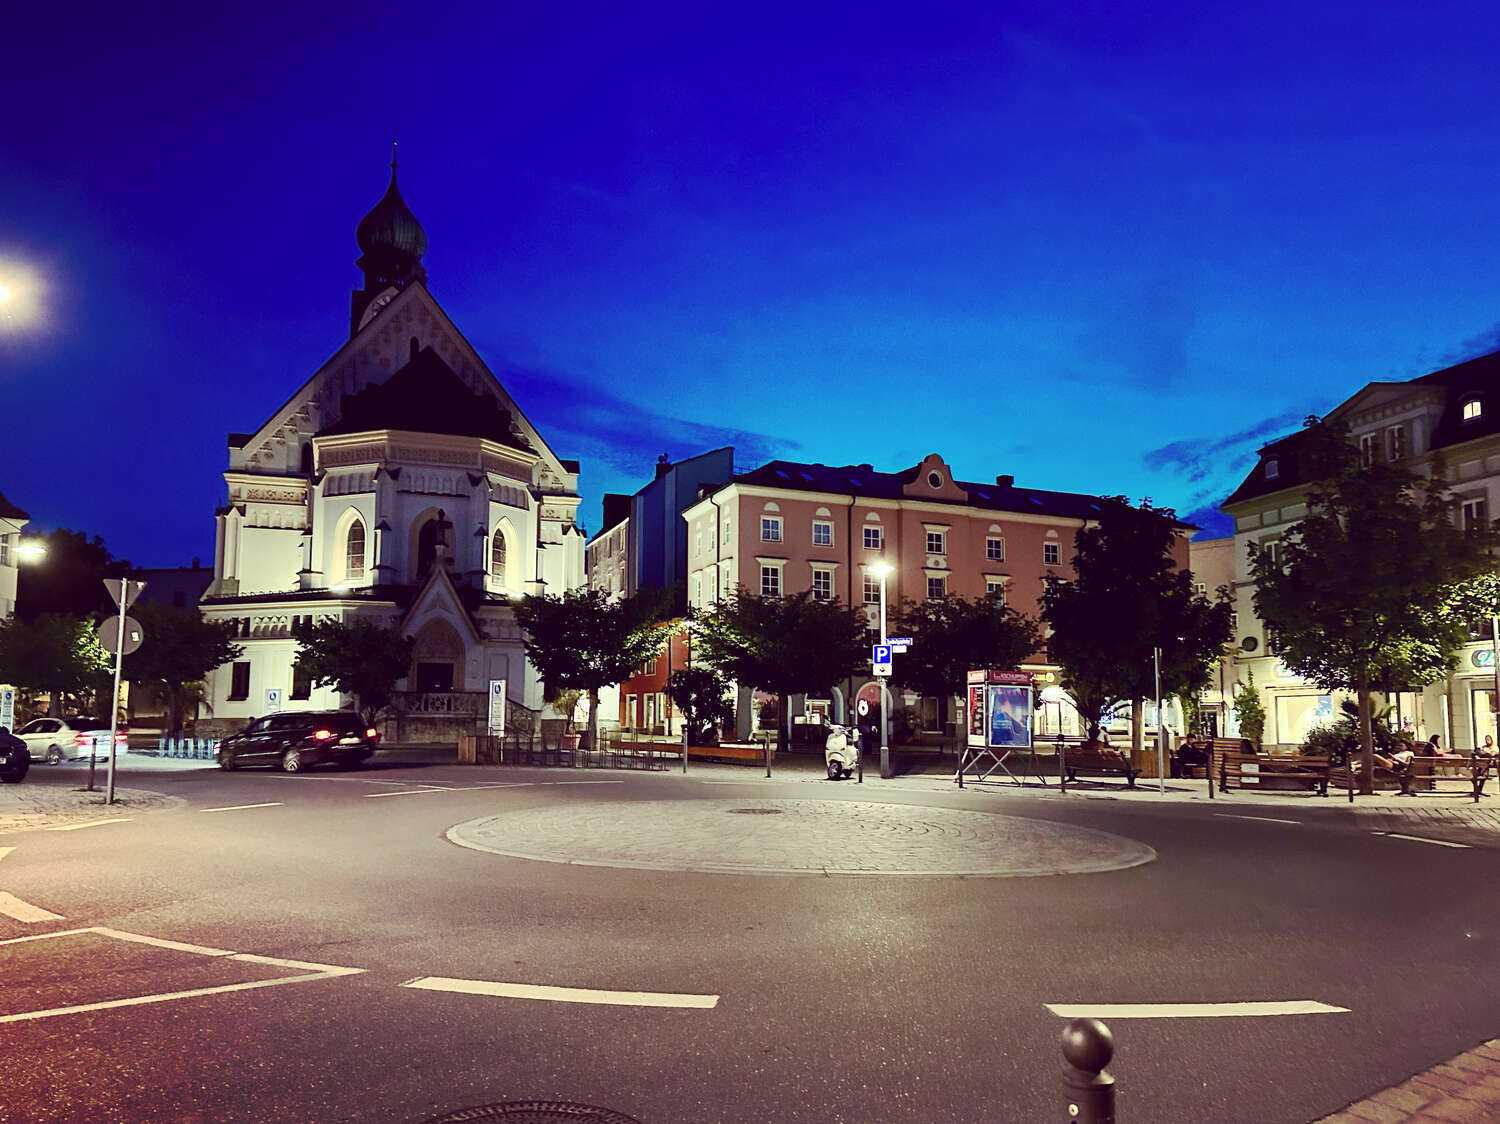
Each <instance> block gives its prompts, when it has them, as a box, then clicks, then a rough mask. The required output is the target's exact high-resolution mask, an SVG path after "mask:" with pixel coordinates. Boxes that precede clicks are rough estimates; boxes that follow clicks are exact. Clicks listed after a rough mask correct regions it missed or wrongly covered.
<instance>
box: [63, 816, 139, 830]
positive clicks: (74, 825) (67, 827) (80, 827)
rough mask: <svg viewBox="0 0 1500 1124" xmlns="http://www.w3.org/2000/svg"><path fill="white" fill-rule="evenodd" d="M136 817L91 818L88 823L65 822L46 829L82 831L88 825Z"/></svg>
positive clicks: (94, 825) (101, 825)
mask: <svg viewBox="0 0 1500 1124" xmlns="http://www.w3.org/2000/svg"><path fill="white" fill-rule="evenodd" d="M134 818H135V817H133V816H117V817H116V818H114V819H112V820H89V821H88V822H86V823H70V824H64V825H63V826H62V827H49V828H47V829H46V830H47V831H82V830H83V829H84V828H86V827H104V826H105V825H107V824H112V823H129V822H130V821H131V820H132V819H134Z"/></svg>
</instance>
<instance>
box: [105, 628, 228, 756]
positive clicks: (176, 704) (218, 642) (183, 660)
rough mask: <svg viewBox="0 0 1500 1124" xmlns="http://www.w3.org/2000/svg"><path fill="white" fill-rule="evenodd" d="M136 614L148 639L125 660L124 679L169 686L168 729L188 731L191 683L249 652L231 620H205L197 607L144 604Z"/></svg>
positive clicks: (166, 691) (167, 696) (166, 687)
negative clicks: (237, 637) (238, 640)
mask: <svg viewBox="0 0 1500 1124" xmlns="http://www.w3.org/2000/svg"><path fill="white" fill-rule="evenodd" d="M131 615H132V616H133V617H135V618H136V619H137V620H139V621H140V622H141V628H142V630H143V631H144V632H145V640H144V641H143V642H142V644H141V647H140V650H139V651H137V652H135V653H134V654H133V655H129V656H126V657H125V663H124V677H125V679H126V680H128V681H129V682H131V683H155V684H158V685H159V686H161V687H162V688H163V690H164V691H165V693H166V698H167V706H168V726H169V727H170V729H171V731H172V732H173V733H176V732H177V731H178V730H180V729H181V728H182V709H183V704H184V701H185V699H186V694H187V691H186V688H187V685H188V684H190V683H194V682H196V681H198V680H201V679H203V678H204V677H206V676H207V675H208V674H209V673H210V672H211V671H213V670H214V669H215V668H217V667H220V666H222V665H224V664H226V663H228V662H229V661H230V660H235V659H238V658H239V657H240V655H241V654H242V653H243V652H244V649H243V648H242V647H240V646H239V645H238V644H236V643H234V639H233V638H234V625H233V624H232V623H231V622H229V621H208V620H205V619H204V618H203V615H202V614H201V613H200V612H198V609H197V607H196V606H185V607H178V606H175V605H168V604H165V603H163V602H160V601H142V602H138V603H137V604H136V605H134V606H133V607H132V608H131Z"/></svg>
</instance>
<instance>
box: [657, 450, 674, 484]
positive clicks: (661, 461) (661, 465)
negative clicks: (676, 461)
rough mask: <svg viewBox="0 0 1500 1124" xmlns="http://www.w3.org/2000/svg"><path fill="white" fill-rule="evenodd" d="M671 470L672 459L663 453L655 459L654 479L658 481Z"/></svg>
mask: <svg viewBox="0 0 1500 1124" xmlns="http://www.w3.org/2000/svg"><path fill="white" fill-rule="evenodd" d="M671 469H672V459H671V458H670V457H668V456H667V454H666V453H663V454H662V455H661V456H659V457H657V458H656V478H657V479H658V480H660V479H661V478H662V477H663V476H665V475H666V474H667V473H668V472H670V471H671Z"/></svg>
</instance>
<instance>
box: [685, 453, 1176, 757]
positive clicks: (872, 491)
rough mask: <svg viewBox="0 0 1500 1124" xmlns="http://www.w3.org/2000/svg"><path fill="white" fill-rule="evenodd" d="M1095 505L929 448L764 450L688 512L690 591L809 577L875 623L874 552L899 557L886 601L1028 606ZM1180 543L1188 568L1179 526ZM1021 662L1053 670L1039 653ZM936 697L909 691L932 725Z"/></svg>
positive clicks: (712, 595) (1066, 559)
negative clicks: (970, 471) (877, 454)
mask: <svg viewBox="0 0 1500 1124" xmlns="http://www.w3.org/2000/svg"><path fill="white" fill-rule="evenodd" d="M1095 511H1097V499H1096V498H1095V497H1094V496H1088V495H1080V494H1077V493H1072V492H1052V491H1044V490H1041V489H1037V488H1024V487H1017V486H1016V483H1015V478H1014V477H1012V476H997V477H996V478H995V480H994V481H993V482H992V483H991V482H986V483H977V482H974V481H967V480H955V479H954V478H953V473H952V471H951V470H950V469H949V467H948V465H947V463H946V462H945V461H944V460H943V458H942V457H941V456H939V455H938V454H937V453H932V454H929V455H928V456H927V457H926V458H924V459H923V460H922V462H921V463H920V464H918V465H916V466H914V467H912V468H908V469H906V470H905V471H902V472H877V471H876V470H875V469H874V468H872V467H871V466H870V465H868V464H861V465H844V466H842V467H830V466H828V465H822V464H800V463H796V462H793V461H771V462H770V463H768V464H766V465H764V466H762V467H761V468H758V469H756V470H755V471H753V472H749V473H746V474H744V475H741V476H736V477H734V478H733V479H732V480H731V481H730V482H729V483H728V484H726V485H724V486H722V487H721V488H719V489H717V490H715V491H712V492H706V493H705V494H704V496H703V498H702V499H700V500H699V501H698V502H697V503H696V504H694V505H693V506H692V507H690V508H688V509H687V510H686V511H685V512H684V513H683V518H684V519H685V520H686V521H687V532H688V567H687V573H688V600H689V602H690V603H691V604H693V605H694V606H703V605H708V604H711V603H712V602H713V601H714V600H715V599H716V598H720V597H724V596H726V595H728V594H729V593H731V592H732V591H733V590H734V589H736V588H737V587H744V588H745V589H746V590H747V591H749V592H752V593H760V594H766V595H781V594H786V593H796V592H800V591H803V590H811V591H812V593H813V595H814V596H817V597H826V598H829V599H832V598H838V599H839V600H841V601H843V602H845V603H846V604H855V605H866V606H868V607H869V613H870V625H871V628H876V627H878V615H877V614H878V607H877V606H878V601H879V589H880V585H879V580H878V578H877V577H876V576H875V575H874V574H873V573H872V572H871V565H872V564H873V563H875V562H876V561H884V562H887V563H889V564H890V565H891V566H893V567H894V572H893V573H892V574H891V576H890V577H889V578H888V579H887V587H886V599H887V605H888V607H889V609H890V611H891V612H892V613H894V611H895V606H896V605H897V604H898V603H900V602H901V601H903V600H904V601H908V602H912V601H920V600H923V599H926V598H930V597H945V596H948V595H950V594H956V595H961V596H965V597H980V596H984V595H986V594H988V595H992V596H997V597H1001V598H1003V599H1004V600H1005V602H1006V603H1007V604H1009V605H1010V606H1012V607H1013V608H1015V609H1016V610H1018V611H1020V612H1022V613H1026V614H1028V615H1031V616H1036V615H1037V614H1038V613H1039V611H1040V600H1041V596H1042V579H1043V575H1045V574H1047V573H1056V574H1059V575H1061V576H1063V577H1069V576H1071V574H1072V557H1073V537H1074V535H1075V534H1076V533H1077V531H1078V529H1079V528H1080V527H1082V526H1083V525H1084V524H1085V522H1086V521H1087V520H1088V519H1089V518H1090V517H1091V516H1092V515H1093V513H1094V512H1095ZM1177 549H1178V553H1179V554H1180V559H1179V564H1180V565H1182V566H1184V567H1186V566H1187V564H1188V547H1187V538H1186V534H1184V535H1182V536H1180V537H1179V541H1178V546H1177ZM898 658H899V657H898ZM1027 666H1028V667H1034V668H1035V669H1036V670H1038V671H1040V672H1043V673H1045V672H1048V671H1051V672H1055V670H1056V669H1055V668H1053V667H1050V666H1049V665H1047V664H1046V663H1045V662H1044V657H1043V655H1042V654H1041V653H1038V654H1037V662H1036V663H1035V664H1029V665H1027ZM859 682H863V681H859ZM864 693H865V691H864V690H863V689H860V690H859V695H860V697H863V696H864ZM930 702H931V700H917V699H915V698H908V699H905V700H903V703H904V706H905V708H906V709H908V710H911V711H914V712H915V713H916V715H917V716H918V721H919V722H924V723H927V724H928V726H929V727H930V726H934V725H935V724H936V722H935V718H932V717H929V716H930V715H934V716H935V714H936V713H937V708H936V707H935V706H929V705H927V704H929V703H930ZM1042 719H1043V721H1044V722H1045V721H1046V720H1047V719H1046V716H1045V715H1043V716H1042ZM931 732H941V731H936V730H932V731H931Z"/></svg>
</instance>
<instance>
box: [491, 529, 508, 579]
mask: <svg viewBox="0 0 1500 1124" xmlns="http://www.w3.org/2000/svg"><path fill="white" fill-rule="evenodd" d="M490 575H491V576H492V577H496V578H503V577H505V535H504V534H502V533H501V531H500V529H499V528H498V527H497V528H495V536H494V538H492V539H491V540H490Z"/></svg>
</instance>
